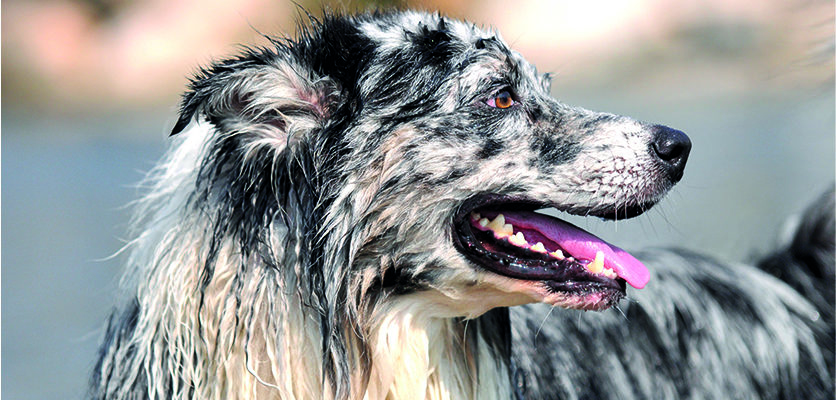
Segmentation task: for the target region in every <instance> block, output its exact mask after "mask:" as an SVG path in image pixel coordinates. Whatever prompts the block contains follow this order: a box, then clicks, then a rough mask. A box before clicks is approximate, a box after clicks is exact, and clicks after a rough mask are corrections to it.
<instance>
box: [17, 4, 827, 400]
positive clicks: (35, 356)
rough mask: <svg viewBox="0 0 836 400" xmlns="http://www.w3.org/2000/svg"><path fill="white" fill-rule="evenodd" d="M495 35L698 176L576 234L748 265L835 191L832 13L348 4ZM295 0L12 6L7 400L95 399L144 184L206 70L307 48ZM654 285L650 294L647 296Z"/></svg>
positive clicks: (759, 7) (566, 96) (753, 7)
mask: <svg viewBox="0 0 836 400" xmlns="http://www.w3.org/2000/svg"><path fill="white" fill-rule="evenodd" d="M297 2H298V3H299V4H301V5H302V6H303V7H305V8H307V9H308V10H310V11H311V12H312V13H313V14H315V15H316V14H320V13H321V10H322V9H323V7H326V8H330V9H334V10H343V11H356V10H365V9H368V8H372V7H392V6H396V7H413V8H419V9H425V10H439V11H441V12H442V13H443V14H446V15H449V16H451V17H459V18H466V19H469V20H471V21H473V22H476V23H477V24H481V25H484V26H493V27H496V28H497V29H498V30H499V31H500V32H501V33H502V36H503V37H504V39H505V40H506V41H507V42H508V43H510V44H511V45H512V46H513V47H514V48H515V49H516V50H518V51H520V52H521V53H522V54H523V55H524V56H525V57H527V58H528V59H529V60H530V61H532V62H533V63H535V64H536V65H537V66H538V69H539V70H540V71H541V72H552V73H554V74H555V79H554V85H553V95H554V96H555V97H557V98H558V99H560V100H562V101H564V102H566V103H569V104H573V105H579V106H584V107H586V108H590V109H595V110H602V111H610V112H614V113H619V114H626V115H630V116H633V117H636V118H639V119H643V120H647V121H653V122H658V123H662V124H666V125H669V126H672V127H675V128H678V129H681V130H683V131H685V132H686V133H688V134H689V135H690V137H691V139H692V140H693V143H694V147H693V150H692V153H691V158H690V161H689V163H688V167H687V169H686V173H685V178H684V179H683V181H682V182H681V183H680V184H679V185H678V186H677V188H676V189H675V190H674V191H673V192H672V193H671V194H670V195H669V196H668V198H667V199H666V200H664V201H663V202H662V203H661V204H660V205H659V206H658V207H656V208H655V209H654V210H652V211H651V212H649V213H648V214H646V215H644V216H641V217H639V218H636V219H634V220H630V221H622V222H618V223H612V222H608V223H604V222H600V221H589V220H584V219H576V220H573V221H574V222H575V223H577V224H579V225H580V226H582V227H585V228H587V229H590V230H592V231H593V232H595V233H596V234H598V235H600V236H602V237H604V238H606V239H608V240H610V241H613V242H615V243H618V244H619V245H620V246H621V247H624V248H627V249H636V248H640V247H646V246H678V247H685V248H690V249H695V250H698V251H701V252H705V253H709V254H713V255H715V256H716V257H718V258H722V259H726V260H731V261H741V262H746V261H750V260H752V259H753V258H755V257H757V256H758V255H761V254H764V253H766V252H768V251H769V250H770V249H771V248H772V247H773V246H774V245H775V244H776V243H777V242H778V240H779V237H780V236H781V231H782V226H784V225H785V222H786V221H787V220H788V219H789V218H790V217H791V216H792V215H796V214H797V213H799V212H800V211H801V210H802V209H803V208H804V206H805V205H806V204H807V203H808V202H810V201H811V200H812V199H814V198H815V197H816V196H817V195H818V194H819V193H820V192H822V191H823V190H824V189H825V188H827V187H828V186H829V185H831V184H832V182H833V180H834V153H835V148H836V145H835V144H834V136H835V135H834V2H833V1H832V0H822V1H815V0H771V1H765V0H696V1H679V0H620V1H603V0H585V1H580V0H565V1H546V0H543V1H514V2H507V1H496V0H489V1H458V2H443V1H433V0H425V1H349V0H345V1H336V2H325V3H320V2H315V1H304V0H297ZM299 20H305V18H303V17H302V16H300V12H299V10H298V9H297V6H296V5H294V3H293V2H290V1H285V0H238V1H220V0H211V1H206V0H184V1H170V0H145V1H128V0H27V1H24V0H5V1H3V2H2V61H3V62H2V105H3V107H2V395H3V397H4V398H6V399H73V398H81V397H83V395H84V390H85V383H86V379H87V376H88V374H89V371H90V369H91V368H92V366H93V363H94V359H95V354H96V346H97V343H98V341H99V339H100V337H101V327H102V324H103V322H104V320H105V318H106V316H107V314H108V311H109V310H110V307H111V306H112V302H113V298H114V293H115V292H116V290H117V283H118V276H119V273H120V271H121V262H122V261H123V257H121V256H116V257H112V258H111V257H110V256H111V255H113V254H114V253H115V252H116V251H117V250H118V249H119V248H120V247H121V246H122V245H123V244H124V242H125V239H126V236H125V231H126V228H127V220H128V217H129V210H128V209H127V208H126V207H125V206H126V205H127V204H128V202H129V201H130V200H131V199H133V198H135V197H136V194H137V193H136V190H135V189H134V187H133V184H135V183H136V182H137V181H138V180H139V179H140V178H141V177H142V175H143V172H144V171H147V170H148V169H149V168H150V167H151V166H152V165H153V163H154V161H155V160H157V159H158V158H159V157H160V156H161V155H162V153H163V151H164V149H165V146H166V141H167V140H166V138H167V132H169V130H170V129H171V127H172V126H173V124H174V121H175V120H176V119H175V109H176V105H177V103H178V101H179V94H180V93H181V91H182V90H184V87H185V84H186V79H187V77H188V76H189V75H190V74H192V73H193V72H195V71H196V69H197V68H198V66H200V65H205V64H206V63H208V62H210V61H212V60H216V59H218V58H221V57H224V56H227V55H231V54H234V53H235V52H236V51H238V50H239V47H238V45H239V44H265V40H264V39H263V38H262V37H261V35H260V34H259V32H263V33H269V34H275V35H283V34H289V35H293V32H294V31H295V28H294V26H295V24H296V22H297V21H299ZM645 290H653V283H652V282H651V283H650V284H649V285H648V287H647V288H646V289H645Z"/></svg>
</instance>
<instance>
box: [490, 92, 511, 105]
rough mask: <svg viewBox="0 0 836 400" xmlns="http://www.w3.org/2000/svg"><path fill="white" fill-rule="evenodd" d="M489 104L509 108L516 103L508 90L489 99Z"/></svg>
mask: <svg viewBox="0 0 836 400" xmlns="http://www.w3.org/2000/svg"><path fill="white" fill-rule="evenodd" d="M488 105H489V106H491V107H496V108H502V109H505V108H508V107H511V106H513V105H514V98H513V97H511V93H510V92H508V91H507V90H503V91H501V92H499V93H498V94H497V95H496V96H494V97H492V98H490V99H488Z"/></svg>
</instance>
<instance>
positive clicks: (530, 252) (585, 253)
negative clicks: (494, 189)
mask: <svg viewBox="0 0 836 400" xmlns="http://www.w3.org/2000/svg"><path fill="white" fill-rule="evenodd" d="M471 203H476V204H477V205H475V206H471V207H470V208H467V207H464V209H463V210H462V213H461V214H460V215H459V216H458V217H457V218H456V220H455V221H454V223H455V227H456V234H455V236H456V240H455V242H456V244H457V247H458V248H459V251H460V252H462V253H463V254H464V255H465V256H466V257H468V258H469V259H470V260H471V261H473V262H475V263H477V264H479V265H480V266H482V267H483V268H485V269H487V270H489V271H491V272H494V273H497V274H499V275H503V276H506V277H510V278H515V279H520V280H527V281H539V282H542V283H543V284H544V285H545V286H546V287H547V288H548V289H549V290H550V291H552V292H560V293H564V294H567V295H571V296H575V297H576V298H578V299H579V301H580V302H581V303H583V302H584V299H586V298H594V299H595V301H596V303H600V302H601V300H604V301H603V302H604V303H606V304H607V305H611V304H615V303H616V302H617V301H618V300H620V299H621V298H623V297H624V295H625V291H626V290H625V289H626V285H625V283H626V284H629V285H630V286H633V287H635V288H637V289H641V288H642V287H644V286H645V284H647V281H648V279H649V273H648V271H647V268H645V266H644V265H643V264H642V263H641V262H640V261H638V260H636V259H635V258H634V257H633V256H632V255H630V254H629V253H627V252H626V251H624V250H622V249H620V248H618V247H616V246H614V245H611V244H609V243H607V242H605V241H604V240H602V239H600V238H598V237H596V236H595V235H593V234H591V233H589V232H587V231H585V230H583V229H581V228H578V227H577V226H575V225H572V224H570V223H568V222H565V221H562V220H560V219H558V218H555V217H551V216H547V215H543V214H538V213H535V212H534V210H536V209H539V208H545V207H547V205H543V204H537V203H531V202H525V201H501V200H500V201H497V200H496V199H492V200H490V201H484V200H483V201H479V200H476V201H474V202H471ZM479 203H481V205H479Z"/></svg>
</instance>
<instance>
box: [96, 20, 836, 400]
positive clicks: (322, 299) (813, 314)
mask: <svg viewBox="0 0 836 400" xmlns="http://www.w3.org/2000/svg"><path fill="white" fill-rule="evenodd" d="M310 18H311V22H310V23H309V24H308V25H306V26H303V27H302V28H301V29H300V32H299V33H298V36H297V38H296V39H280V38H269V41H270V44H269V46H267V47H253V48H247V49H245V50H244V51H243V54H241V55H239V56H237V57H233V58H229V59H225V60H222V61H218V62H215V63H214V64H212V65H211V66H210V67H208V68H205V69H202V70H201V71H200V72H198V73H197V74H196V76H195V77H194V78H193V79H192V80H191V83H190V85H189V89H188V91H187V92H186V94H185V95H184V97H183V101H182V104H181V108H180V114H179V119H178V121H177V122H176V124H175V126H174V129H173V131H172V138H171V146H170V150H169V152H168V153H167V155H166V156H165V157H164V159H163V160H162V161H161V162H160V163H159V164H158V165H157V167H155V168H154V169H153V170H152V171H151V172H150V173H149V175H148V177H147V179H146V180H145V182H144V185H143V186H144V187H145V188H146V193H145V195H144V196H143V197H142V198H141V199H140V200H139V201H138V202H137V203H136V214H135V215H136V218H135V220H134V221H133V224H132V226H134V227H136V230H135V232H134V238H135V239H133V240H132V241H131V242H130V243H129V244H128V246H127V247H126V251H127V252H128V254H129V256H128V260H127V264H128V266H127V272H126V274H125V277H124V279H123V282H122V286H123V290H122V291H121V292H122V293H124V298H122V299H120V300H119V302H118V305H117V307H116V309H115V311H114V312H113V314H112V316H111V318H110V319H109V322H108V324H107V327H106V329H105V337H104V340H103V344H102V346H101V351H100V355H99V358H98V362H97V364H96V366H95V367H94V372H93V374H92V379H91V386H90V397H91V398H102V399H105V398H106V399H163V398H165V399H233V398H258V399H361V398H363V399H418V398H427V399H522V398H528V399H554V398H567V399H585V398H619V399H648V398H666V399H668V398H724V399H725V398H823V397H822V396H824V397H826V396H827V395H828V394H832V391H833V382H832V380H833V362H832V356H833V337H834V336H833V335H834V332H833V329H832V322H833V312H832V308H833V287H832V285H831V283H832V278H833V260H832V257H829V254H828V253H827V251H831V252H832V248H833V245H832V234H833V217H832V208H833V206H832V204H833V203H832V193H831V195H830V197H829V199H830V200H831V201H830V203H827V204H829V210H830V212H831V213H830V214H826V213H825V214H822V215H818V214H816V215H813V216H812V217H808V218H807V219H805V223H803V224H802V225H801V228H799V231H798V232H799V233H798V236H797V237H796V239H797V240H796V241H795V242H793V244H792V245H791V246H790V247H789V248H787V249H784V250H780V251H778V250H776V254H775V255H773V256H770V257H768V258H766V261H764V263H763V265H762V266H763V268H761V269H759V268H756V267H747V266H743V265H723V264H720V263H718V262H716V261H713V260H712V259H710V258H707V257H704V256H700V255H697V254H692V253H685V252H681V251H679V252H677V251H663V250H657V251H651V252H647V253H638V254H637V255H636V256H633V255H631V254H629V253H628V252H626V251H624V250H622V249H620V248H618V247H616V246H615V245H613V244H610V243H607V242H605V241H603V240H601V239H599V238H597V237H595V236H594V235H592V234H591V233H588V232H586V231H583V230H581V229H580V228H578V227H575V226H573V225H571V224H569V223H567V222H564V221H561V220H559V219H557V218H554V217H550V216H547V215H544V214H540V213H535V212H534V211H536V210H538V209H542V208H548V207H553V208H556V209H558V210H562V211H565V212H568V213H572V214H578V215H587V216H594V217H601V218H607V219H623V218H629V217H633V216H636V215H639V214H641V213H642V212H644V211H646V210H647V209H649V208H650V207H652V206H653V205H654V204H655V203H656V202H658V201H659V200H660V199H661V198H662V197H663V196H664V195H665V194H666V193H667V192H668V191H669V190H670V189H671V187H672V186H673V185H674V184H676V183H677V182H678V181H679V180H680V178H681V177H682V175H683V172H684V168H685V164H686V161H687V158H688V155H689V151H690V148H691V142H690V140H689V139H688V137H687V136H686V135H685V134H684V133H682V132H680V131H677V130H675V129H672V128H669V127H666V126H662V125H654V124H649V123H645V122H640V121H636V120H634V119H630V118H627V117H623V116H617V115H613V114H608V113H600V112H593V111H589V110H585V109H582V108H577V107H571V106H568V105H564V104H562V103H559V102H557V101H556V100H554V99H553V98H551V97H550V96H549V76H548V75H543V74H539V73H538V72H537V71H536V69H535V68H534V67H533V66H532V65H530V64H529V63H527V62H526V61H525V60H524V59H523V58H522V57H521V56H520V55H519V54H518V53H516V52H514V51H512V50H511V49H510V48H509V47H508V46H507V45H506V44H505V43H504V42H503V41H502V39H501V38H500V36H499V34H498V33H496V32H493V31H490V30H483V29H481V28H479V27H477V26H475V25H473V24H470V23H466V22H462V21H457V20H453V19H449V18H445V17H442V16H440V15H438V14H428V13H422V12H410V11H391V12H373V13H368V14H361V15H356V16H345V15H337V14H330V13H326V15H325V16H323V17H321V18H319V19H317V18H313V17H310ZM823 209H824V210H827V209H828V206H825V207H824V208H823ZM812 214H815V213H812ZM816 229H819V230H824V231H825V232H818V231H815V230H816ZM827 234H829V235H830V236H827ZM818 238H825V240H824V241H823V242H821V243H818V242H815V240H812V239H816V240H818ZM826 238H830V240H829V241H828V240H826ZM814 242H815V243H814ZM828 246H829V247H828ZM811 253H814V254H819V258H815V257H813V258H810V257H809V256H808V255H809V254H811ZM639 260H642V261H639ZM645 264H648V265H649V266H650V268H649V269H648V268H647V266H646V265H645ZM651 271H652V272H651ZM785 272H786V273H787V274H790V276H783V274H784V273H785ZM817 273H818V274H820V275H821V276H819V277H816V275H815V274H817ZM776 275H778V276H779V277H782V278H786V279H785V281H782V280H780V279H778V278H776V277H775V276H776ZM650 279H653V280H654V281H655V282H656V283H655V284H654V288H653V290H652V291H650V290H634V289H639V288H642V287H643V286H644V285H645V284H646V283H647V282H648V280H650ZM816 279H821V280H816ZM825 279H830V281H826V280H825ZM627 286H630V287H632V288H631V289H629V290H630V293H631V294H630V297H629V300H628V301H622V300H623V299H624V298H625V296H626V295H627V290H628V288H627ZM536 304H540V306H537V305H536ZM558 306H559V307H561V308H567V309H578V310H596V311H601V310H605V309H608V308H612V307H618V308H619V309H620V310H621V313H600V314H599V313H592V314H585V315H584V317H583V318H578V317H577V314H574V313H572V312H570V311H567V310H562V309H558V310H554V311H553V310H552V308H553V307H558ZM831 397H832V396H831Z"/></svg>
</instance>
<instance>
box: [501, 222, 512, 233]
mask: <svg viewBox="0 0 836 400" xmlns="http://www.w3.org/2000/svg"><path fill="white" fill-rule="evenodd" d="M502 233H507V234H509V235H513V234H514V225H511V224H505V225H502Z"/></svg>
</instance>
